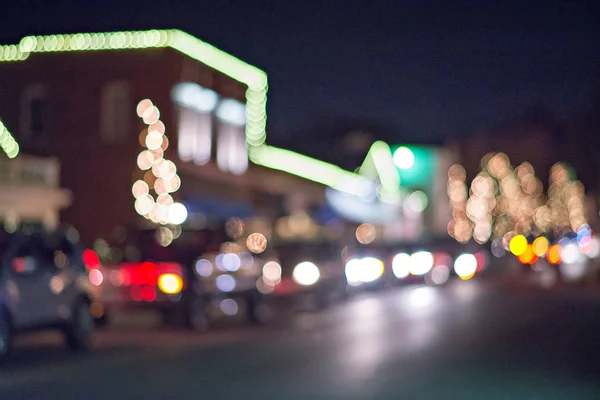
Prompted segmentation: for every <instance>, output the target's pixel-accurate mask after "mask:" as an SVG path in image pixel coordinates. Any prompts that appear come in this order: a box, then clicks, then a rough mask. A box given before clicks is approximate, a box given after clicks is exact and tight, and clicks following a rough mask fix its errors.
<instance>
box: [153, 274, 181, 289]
mask: <svg viewBox="0 0 600 400" xmlns="http://www.w3.org/2000/svg"><path fill="white" fill-rule="evenodd" d="M158 288H159V289H160V290H161V291H162V292H163V293H166V294H177V293H179V292H181V289H182V288H183V280H182V279H181V277H180V276H179V275H176V274H162V275H161V276H159V277H158Z"/></svg>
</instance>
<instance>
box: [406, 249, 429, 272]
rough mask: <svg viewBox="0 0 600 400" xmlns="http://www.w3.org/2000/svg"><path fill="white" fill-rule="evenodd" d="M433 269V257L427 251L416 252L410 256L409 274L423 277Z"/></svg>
mask: <svg viewBox="0 0 600 400" xmlns="http://www.w3.org/2000/svg"><path fill="white" fill-rule="evenodd" d="M431 268H433V255H432V254H431V253H430V252H428V251H418V252H416V253H413V254H411V256H410V273H411V274H412V275H425V274H426V273H428V272H429V271H431Z"/></svg>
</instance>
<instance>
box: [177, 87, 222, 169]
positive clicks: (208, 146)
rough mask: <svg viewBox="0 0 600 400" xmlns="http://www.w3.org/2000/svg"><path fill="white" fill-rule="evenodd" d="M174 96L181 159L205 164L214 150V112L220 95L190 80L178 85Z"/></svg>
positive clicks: (178, 147) (178, 148)
mask: <svg viewBox="0 0 600 400" xmlns="http://www.w3.org/2000/svg"><path fill="white" fill-rule="evenodd" d="M171 95H172V97H173V100H174V101H175V103H176V104H177V106H178V112H179V133H178V145H177V151H178V153H179V158H181V160H182V161H194V162H195V163H196V164H198V165H203V164H206V163H207V162H209V161H210V156H211V152H212V135H213V134H212V130H213V116H212V111H213V110H214V109H215V106H216V104H217V101H218V95H217V94H216V93H215V92H213V91H212V90H209V89H206V88H203V87H201V86H200V85H198V84H196V83H191V82H186V83H180V84H178V85H177V86H175V88H174V89H173V92H172V93H171Z"/></svg>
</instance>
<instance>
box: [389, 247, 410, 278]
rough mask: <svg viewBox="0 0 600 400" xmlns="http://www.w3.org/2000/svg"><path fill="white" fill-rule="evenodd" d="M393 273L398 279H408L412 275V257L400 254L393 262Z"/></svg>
mask: <svg viewBox="0 0 600 400" xmlns="http://www.w3.org/2000/svg"><path fill="white" fill-rule="evenodd" d="M392 272H393V273H394V275H395V276H396V278H398V279H403V278H406V277H407V276H408V275H409V274H410V256H409V255H408V254H406V253H399V254H396V255H395V256H394V259H393V260H392Z"/></svg>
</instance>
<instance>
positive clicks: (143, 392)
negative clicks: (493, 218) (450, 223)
mask: <svg viewBox="0 0 600 400" xmlns="http://www.w3.org/2000/svg"><path fill="white" fill-rule="evenodd" d="M0 399H11V400H18V399H27V400H32V399H40V400H41V399H44V400H46V399H61V400H68V399H77V400H84V399H85V400H92V399H260V400H269V399H286V400H287V399H311V400H313V399H452V400H453V399H460V400H465V399H485V400H488V399H493V400H495V399H510V400H518V399H543V400H550V399H560V400H565V399H568V400H575V399H600V294H590V293H571V292H566V291H556V290H553V291H543V290H537V289H534V288H529V287H522V286H515V285H511V284H507V283H502V284H499V283H491V282H487V281H486V282H484V281H477V280H475V281H469V282H454V283H452V284H450V285H448V286H445V287H443V288H429V287H409V288H403V289H397V290H390V291H386V292H382V293H378V294H369V295H365V296H361V297H358V298H353V299H351V300H349V301H348V302H347V303H345V304H342V305H338V306H335V307H333V308H331V309H329V310H327V311H324V312H321V313H319V314H312V315H308V314H304V315H298V316H296V317H295V318H293V319H292V320H291V321H290V322H289V323H288V324H287V326H283V325H281V326H277V327H276V328H273V327H271V328H268V329H267V328H260V329H258V328H256V329H250V328H243V329H239V328H238V329H228V330H221V331H217V332H211V333H210V334H207V335H193V334H189V333H184V332H177V331H170V332H169V331H161V330H156V329H150V328H140V327H138V328H137V330H132V328H121V329H119V330H116V331H108V332H102V333H98V334H97V337H96V347H95V349H94V351H93V352H91V353H90V354H87V355H70V354H66V353H64V352H63V351H62V350H61V349H60V347H59V338H58V337H55V336H51V335H50V336H49V335H45V336H41V337H40V336H38V337H31V338H24V339H22V340H21V341H20V344H19V346H18V348H17V350H16V353H15V354H14V355H13V356H12V359H11V360H10V362H9V363H8V364H7V365H4V366H2V367H1V369H0Z"/></svg>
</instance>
